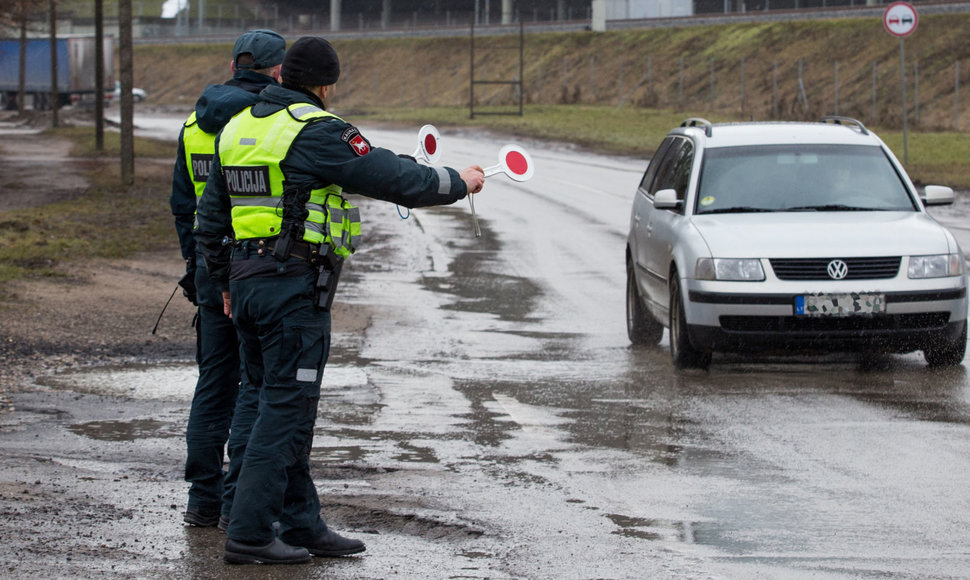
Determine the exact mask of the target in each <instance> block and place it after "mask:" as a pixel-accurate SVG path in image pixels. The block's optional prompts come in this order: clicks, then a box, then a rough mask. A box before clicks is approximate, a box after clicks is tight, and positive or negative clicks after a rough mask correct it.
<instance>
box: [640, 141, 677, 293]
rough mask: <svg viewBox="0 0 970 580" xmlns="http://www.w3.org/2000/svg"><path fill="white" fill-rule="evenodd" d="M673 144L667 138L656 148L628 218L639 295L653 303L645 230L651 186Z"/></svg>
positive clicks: (647, 220) (648, 232) (650, 204)
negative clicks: (648, 278)
mask: <svg viewBox="0 0 970 580" xmlns="http://www.w3.org/2000/svg"><path fill="white" fill-rule="evenodd" d="M673 142H674V138H673V137H667V138H666V139H664V140H663V142H662V143H660V147H657V151H656V153H654V155H653V158H652V159H651V160H650V164H649V165H648V166H647V170H646V171H645V172H644V174H643V178H642V179H641V180H640V185H639V187H637V194H636V197H635V198H634V200H633V213H632V215H631V216H630V217H631V221H630V231H631V233H632V235H631V236H630V246H631V247H630V254H631V256H632V258H633V264H634V268H635V269H636V274H637V284H638V286H639V288H640V294H641V295H642V296H644V297H646V298H647V300H648V301H653V297H652V296H651V295H650V292H649V289H650V287H651V284H649V283H648V282H647V280H646V278H647V277H648V276H649V273H648V270H647V268H646V264H647V255H648V253H649V250H648V249H647V246H648V244H649V243H650V240H649V237H650V230H649V229H648V228H647V223H649V221H650V216H651V215H652V214H653V211H654V207H653V193H652V192H653V190H652V189H651V186H652V184H653V182H654V180H655V178H656V176H657V171H658V170H659V168H660V167H661V166H662V165H664V164H665V163H666V160H667V157H666V154H667V151H668V150H669V149H670V144H671V143H673Z"/></svg>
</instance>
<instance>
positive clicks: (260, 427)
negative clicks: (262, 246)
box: [227, 242, 330, 545]
mask: <svg viewBox="0 0 970 580" xmlns="http://www.w3.org/2000/svg"><path fill="white" fill-rule="evenodd" d="M242 261H248V263H241V262H242ZM254 269H255V270H256V271H257V273H256V274H251V273H252V272H253V271H254ZM231 271H232V272H233V275H232V278H233V279H231V280H230V283H229V285H230V296H231V298H232V302H231V305H232V317H233V322H234V324H235V325H236V328H237V331H238V333H239V340H240V347H241V348H240V352H241V356H242V366H243V387H242V389H241V392H240V395H239V398H238V401H237V406H236V414H235V417H234V419H233V423H232V437H231V440H230V443H229V447H230V453H231V456H232V457H233V460H232V463H231V465H230V471H234V470H236V469H238V480H237V482H236V488H235V497H234V498H233V499H232V511H231V514H230V519H229V529H228V530H227V536H228V537H229V538H230V539H232V540H235V541H238V542H245V543H250V544H265V543H267V542H269V541H271V540H272V539H273V537H274V536H275V535H276V534H275V531H274V525H273V524H274V523H275V522H279V537H280V539H282V540H283V541H284V542H286V543H288V544H291V545H305V544H309V543H311V542H312V541H313V540H314V539H315V538H316V537H318V536H320V535H322V534H324V533H326V531H327V525H326V524H325V523H324V521H323V519H322V518H321V517H320V499H319V497H318V496H317V490H316V487H315V486H314V484H313V479H312V478H311V476H310V463H309V458H310V449H311V447H312V443H313V425H314V422H315V420H316V415H317V404H318V402H319V400H320V383H321V381H322V378H323V368H324V365H325V364H326V362H327V357H328V356H329V354H330V313H329V312H327V311H324V310H320V309H319V308H317V307H316V306H315V305H314V286H315V282H316V270H315V269H314V268H312V267H310V265H309V264H307V262H306V261H303V260H299V259H296V258H289V259H288V260H286V261H284V262H280V261H278V260H276V259H275V258H274V257H272V256H269V255H262V256H261V255H258V254H257V252H256V250H255V249H254V248H251V247H249V246H248V245H247V243H245V242H244V243H243V245H242V247H240V248H236V250H235V251H234V252H233V262H232V270H231ZM240 271H242V272H250V274H244V277H242V278H241V279H240V278H238V276H237V273H238V272H240ZM238 456H241V457H242V461H241V462H238V461H236V459H235V458H236V457H238Z"/></svg>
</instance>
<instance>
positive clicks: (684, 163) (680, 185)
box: [651, 138, 694, 200]
mask: <svg viewBox="0 0 970 580" xmlns="http://www.w3.org/2000/svg"><path fill="white" fill-rule="evenodd" d="M693 162H694V144H693V143H692V142H691V141H690V139H685V138H678V139H677V140H676V141H675V142H674V143H671V145H670V149H669V150H668V151H667V155H665V156H664V160H663V163H661V165H660V167H659V168H658V169H657V178H656V179H655V180H654V183H653V186H652V187H651V193H656V192H657V191H660V190H661V189H674V190H676V191H677V199H680V200H683V199H684V198H685V197H686V195H687V185H688V184H689V183H690V170H691V165H692V164H693Z"/></svg>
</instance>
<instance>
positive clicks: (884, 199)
mask: <svg viewBox="0 0 970 580" xmlns="http://www.w3.org/2000/svg"><path fill="white" fill-rule="evenodd" d="M953 200H954V193H953V190H952V189H950V188H949V187H943V186H938V185H928V186H926V187H925V188H924V192H923V196H922V198H921V197H920V196H919V194H918V192H917V190H916V187H914V185H913V183H912V182H911V181H910V179H909V177H908V176H907V175H906V172H905V170H904V169H903V167H902V165H901V164H900V163H899V161H898V160H897V159H896V157H895V156H894V155H893V154H892V152H891V151H890V150H889V148H888V147H886V145H885V144H884V143H883V142H882V140H881V139H879V138H878V137H877V136H876V135H874V134H873V133H872V132H871V131H869V130H867V129H866V128H865V127H864V126H863V125H862V123H860V122H858V121H856V120H854V119H848V118H844V117H826V118H825V119H822V121H821V122H819V123H736V124H717V125H712V124H711V123H710V122H708V121H706V120H704V119H688V120H687V121H685V122H684V123H683V124H682V125H681V127H679V128H677V129H674V130H673V131H671V132H670V133H669V134H668V135H667V137H666V138H665V139H664V140H663V142H662V143H661V145H660V147H659V148H658V149H657V152H656V154H655V155H654V157H653V159H652V160H651V162H650V164H649V166H648V167H647V170H646V173H644V175H643V179H642V180H641V182H640V186H639V187H638V188H637V193H636V199H635V201H634V202H633V211H632V215H631V219H630V235H629V237H628V240H627V247H626V268H627V332H628V334H629V336H630V340H631V341H632V342H633V343H635V344H657V343H659V342H660V339H661V337H662V335H663V329H664V327H667V328H669V329H670V354H671V357H672V358H673V362H674V365H675V366H676V367H677V368H707V367H708V366H709V365H710V363H711V354H712V353H713V352H730V351H735V352H743V351H755V350H761V351H765V350H769V351H776V352H780V353H792V354H795V353H804V352H819V351H822V352H826V351H827V352H833V351H835V352H839V351H846V350H851V351H862V352H910V351H915V350H922V351H923V355H924V357H925V358H926V361H927V363H929V364H930V365H934V366H947V365H957V364H960V362H961V361H962V360H963V356H964V353H965V351H966V344H967V274H966V268H965V264H964V258H963V253H962V252H961V250H960V247H959V246H958V245H957V242H956V240H955V239H954V237H953V235H952V234H950V232H948V231H947V230H946V229H945V228H944V227H943V226H941V225H940V224H939V223H938V222H937V221H936V220H934V219H933V218H932V217H931V216H930V215H928V214H927V213H926V210H925V209H924V205H932V204H948V203H953Z"/></svg>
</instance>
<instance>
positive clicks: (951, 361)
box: [923, 320, 967, 367]
mask: <svg viewBox="0 0 970 580" xmlns="http://www.w3.org/2000/svg"><path fill="white" fill-rule="evenodd" d="M966 352H967V321H966V320H964V321H963V331H962V332H961V333H960V336H959V337H957V339H956V340H954V341H946V340H945V341H941V342H940V343H934V344H933V345H930V346H927V347H926V348H924V349H923V358H925V359H926V363H927V364H929V365H930V366H931V367H952V366H956V365H958V364H960V363H961V362H963V356H964V355H965V354H966Z"/></svg>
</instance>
